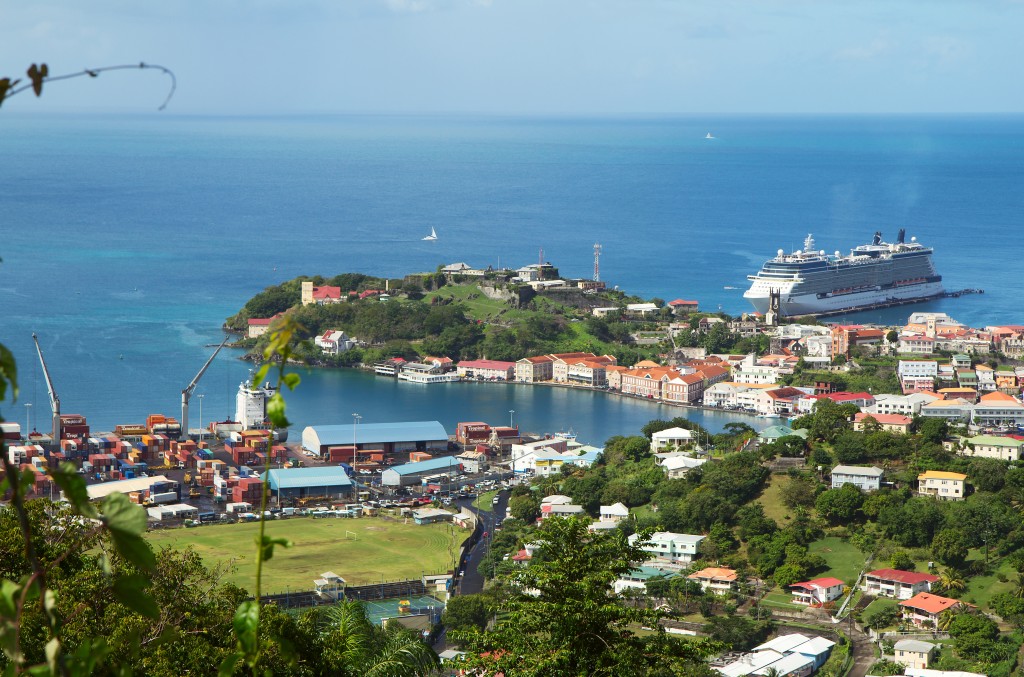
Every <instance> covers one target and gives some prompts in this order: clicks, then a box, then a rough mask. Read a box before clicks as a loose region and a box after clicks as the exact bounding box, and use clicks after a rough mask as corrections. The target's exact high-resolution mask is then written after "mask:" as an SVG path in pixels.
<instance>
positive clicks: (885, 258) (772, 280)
mask: <svg viewBox="0 0 1024 677" xmlns="http://www.w3.org/2000/svg"><path fill="white" fill-rule="evenodd" d="M748 279H749V280H750V281H751V285H750V288H749V289H748V290H747V291H746V292H744V293H743V297H744V298H745V299H747V300H748V301H750V303H751V304H753V306H754V308H755V309H756V310H757V311H758V312H761V313H766V312H768V310H769V305H770V302H771V298H772V295H773V294H775V295H777V296H778V308H777V311H778V312H779V313H780V314H782V315H784V316H796V315H823V314H830V315H831V314H836V313H839V312H846V311H856V310H863V309H867V308H875V307H881V306H887V305H901V304H904V303H916V302H918V301H926V300H928V299H933V298H936V297H939V296H942V295H943V294H944V290H943V288H942V276H941V275H938V274H937V273H936V272H935V267H934V265H933V264H932V249H931V248H929V247H924V246H922V245H921V244H919V243H918V242H917V239H916V238H911V239H910V242H906V241H905V231H904V230H903V229H901V230H900V231H899V235H898V236H897V238H896V242H894V243H888V242H883V241H882V234H881V233H880V232H876V233H875V236H874V239H873V240H872V242H871V244H864V245H860V246H858V247H855V248H854V249H853V250H852V251H851V252H850V253H849V254H848V255H846V256H842V255H840V253H839V252H838V251H837V252H836V253H835V254H834V255H827V254H825V252H824V251H823V250H822V251H818V250H816V249H815V247H814V238H813V237H812V236H811V235H808V236H807V238H806V239H805V240H804V248H803V249H802V250H798V251H795V252H793V253H791V254H786V253H785V252H784V251H783V250H782V249H780V250H779V251H778V253H777V254H776V256H775V258H772V259H769V260H768V261H766V262H765V263H764V265H763V266H762V267H761V270H760V271H758V273H757V274H756V275H750V276H748Z"/></svg>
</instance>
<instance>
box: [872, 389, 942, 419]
mask: <svg viewBox="0 0 1024 677" xmlns="http://www.w3.org/2000/svg"><path fill="white" fill-rule="evenodd" d="M874 398H875V403H874V404H872V405H869V406H867V407H865V408H864V410H863V411H864V412H865V413H868V414H902V415H903V416H917V415H918V414H920V413H921V407H923V406H924V405H926V404H928V403H929V402H935V401H936V400H941V399H942V397H941V396H939V395H936V394H935V393H928V392H917V393H910V394H907V395H894V394H888V393H880V394H878V395H874Z"/></svg>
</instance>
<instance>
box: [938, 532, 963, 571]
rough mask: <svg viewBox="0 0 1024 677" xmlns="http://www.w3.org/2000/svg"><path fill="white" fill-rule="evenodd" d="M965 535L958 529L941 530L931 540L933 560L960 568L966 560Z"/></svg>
mask: <svg viewBox="0 0 1024 677" xmlns="http://www.w3.org/2000/svg"><path fill="white" fill-rule="evenodd" d="M966 541H967V534H965V533H964V532H963V531H961V530H960V529H943V530H942V531H940V532H939V533H937V534H936V535H935V538H934V539H932V553H934V555H935V559H937V560H939V561H940V562H942V563H943V564H946V565H948V566H951V567H961V566H963V564H964V562H965V561H966V560H967V546H966V544H965V543H966Z"/></svg>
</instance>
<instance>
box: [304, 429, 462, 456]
mask: <svg viewBox="0 0 1024 677" xmlns="http://www.w3.org/2000/svg"><path fill="white" fill-rule="evenodd" d="M353 444H354V445H355V447H356V449H375V450H380V449H383V450H384V453H385V454H387V455H388V456H391V455H394V454H396V453H398V452H403V451H427V450H428V449H447V448H448V433H447V432H446V431H445V429H444V426H443V425H441V423H440V422H439V421H410V422H400V423H361V424H359V425H353V424H345V425H311V426H308V427H307V428H306V429H305V430H303V431H302V446H303V448H305V449H307V450H309V451H312V452H313V453H315V454H319V455H321V456H326V455H328V454H330V450H331V448H332V447H348V448H350V449H351V447H352V446H353Z"/></svg>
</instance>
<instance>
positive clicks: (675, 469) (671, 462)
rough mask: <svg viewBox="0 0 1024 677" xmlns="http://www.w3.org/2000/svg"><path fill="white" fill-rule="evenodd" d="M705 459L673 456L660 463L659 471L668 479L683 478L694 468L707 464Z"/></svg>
mask: <svg viewBox="0 0 1024 677" xmlns="http://www.w3.org/2000/svg"><path fill="white" fill-rule="evenodd" d="M707 462H708V460H707V459H706V458H695V457H693V456H687V455H686V454H673V455H671V456H669V457H668V458H666V459H665V460H663V461H662V462H661V469H662V470H664V471H665V475H666V476H668V478H669V479H678V478H680V477H685V476H686V474H687V473H688V472H690V471H691V470H693V469H694V468H699V467H700V466H702V465H704V464H705V463H707Z"/></svg>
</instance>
